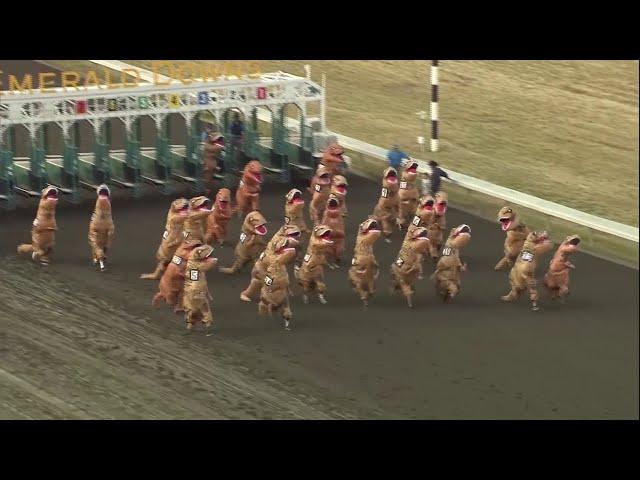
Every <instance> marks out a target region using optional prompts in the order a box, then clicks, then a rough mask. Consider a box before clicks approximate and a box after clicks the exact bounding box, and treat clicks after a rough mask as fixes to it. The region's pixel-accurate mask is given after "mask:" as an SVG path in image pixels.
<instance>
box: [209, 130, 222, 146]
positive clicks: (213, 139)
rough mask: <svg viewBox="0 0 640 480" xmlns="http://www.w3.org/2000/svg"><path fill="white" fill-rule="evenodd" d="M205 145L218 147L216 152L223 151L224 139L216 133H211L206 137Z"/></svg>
mask: <svg viewBox="0 0 640 480" xmlns="http://www.w3.org/2000/svg"><path fill="white" fill-rule="evenodd" d="M207 143H209V144H210V145H213V146H216V147H218V150H224V137H223V136H222V135H220V134H219V133H218V132H212V133H210V134H209V135H207Z"/></svg>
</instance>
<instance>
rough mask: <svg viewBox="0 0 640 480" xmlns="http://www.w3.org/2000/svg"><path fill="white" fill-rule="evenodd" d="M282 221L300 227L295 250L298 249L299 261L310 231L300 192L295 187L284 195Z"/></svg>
mask: <svg viewBox="0 0 640 480" xmlns="http://www.w3.org/2000/svg"><path fill="white" fill-rule="evenodd" d="M284 223H285V225H289V224H292V225H296V226H297V227H298V228H299V229H300V232H301V235H300V246H299V247H298V248H297V249H296V250H297V251H298V260H300V261H301V260H302V255H304V253H303V252H304V249H306V248H307V245H308V242H309V235H310V234H311V231H310V230H309V227H308V226H307V222H306V221H305V219H304V200H303V198H302V192H301V191H300V190H298V189H297V188H292V189H291V190H289V192H288V193H287V195H286V196H285V202H284Z"/></svg>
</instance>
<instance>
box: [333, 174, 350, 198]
mask: <svg viewBox="0 0 640 480" xmlns="http://www.w3.org/2000/svg"><path fill="white" fill-rule="evenodd" d="M348 186H349V183H348V182H347V179H346V178H344V177H343V176H342V175H336V176H335V177H333V181H332V183H331V193H334V194H336V195H340V196H341V197H346V196H347V187H348Z"/></svg>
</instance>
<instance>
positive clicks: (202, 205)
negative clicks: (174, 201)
mask: <svg viewBox="0 0 640 480" xmlns="http://www.w3.org/2000/svg"><path fill="white" fill-rule="evenodd" d="M210 207H211V200H209V199H208V198H207V197H205V196H200V197H193V198H192V199H190V200H189V210H188V213H187V215H188V217H189V219H191V220H198V219H201V218H204V217H206V216H207V215H209V214H210V213H211V208H210Z"/></svg>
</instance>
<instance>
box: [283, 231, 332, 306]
mask: <svg viewBox="0 0 640 480" xmlns="http://www.w3.org/2000/svg"><path fill="white" fill-rule="evenodd" d="M331 234H332V232H331V229H330V228H329V227H327V226H326V225H316V226H315V227H313V233H312V234H311V239H310V240H309V247H307V253H306V254H305V256H304V258H303V259H302V265H300V266H296V267H294V270H293V271H294V274H295V277H296V280H297V281H298V285H300V286H301V287H302V290H303V295H302V300H303V301H304V303H308V302H309V295H310V294H311V293H317V294H318V300H320V303H322V304H325V303H327V300H326V299H325V298H324V294H325V292H326V290H327V285H326V284H325V283H324V269H323V265H324V264H325V263H326V259H325V252H326V250H327V249H328V248H330V247H331V245H332V244H333V240H331Z"/></svg>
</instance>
